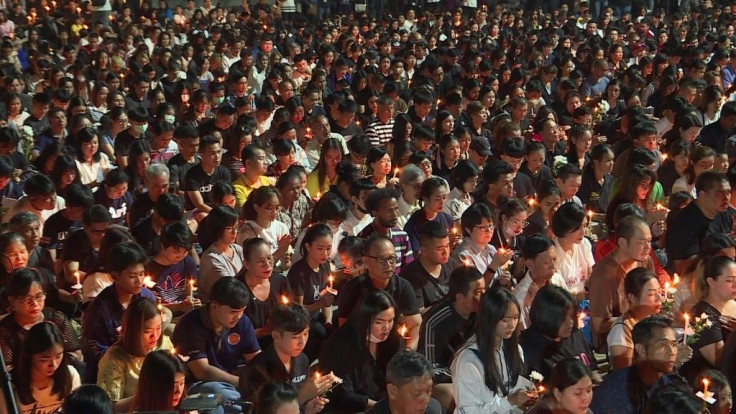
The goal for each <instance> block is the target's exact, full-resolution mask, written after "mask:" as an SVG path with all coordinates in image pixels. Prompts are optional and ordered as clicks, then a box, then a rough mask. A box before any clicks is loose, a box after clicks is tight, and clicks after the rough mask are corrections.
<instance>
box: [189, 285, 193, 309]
mask: <svg viewBox="0 0 736 414" xmlns="http://www.w3.org/2000/svg"><path fill="white" fill-rule="evenodd" d="M189 303H191V304H194V279H189Z"/></svg>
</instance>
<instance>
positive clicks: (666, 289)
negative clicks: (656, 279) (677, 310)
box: [664, 282, 670, 300]
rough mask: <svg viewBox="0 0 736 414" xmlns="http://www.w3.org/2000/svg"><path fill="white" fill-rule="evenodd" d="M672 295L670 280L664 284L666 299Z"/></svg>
mask: <svg viewBox="0 0 736 414" xmlns="http://www.w3.org/2000/svg"><path fill="white" fill-rule="evenodd" d="M669 295H670V282H665V284H664V300H667V299H668V297H669Z"/></svg>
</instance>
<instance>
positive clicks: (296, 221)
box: [276, 193, 309, 235]
mask: <svg viewBox="0 0 736 414" xmlns="http://www.w3.org/2000/svg"><path fill="white" fill-rule="evenodd" d="M308 213H309V200H308V199H307V196H306V195H305V194H304V193H299V198H297V199H296V200H294V202H293V203H292V204H291V207H287V206H281V210H279V212H278V213H277V214H276V220H278V221H280V222H282V223H284V224H285V225H286V227H287V228H288V229H289V234H292V235H293V234H299V233H301V231H302V227H303V226H304V218H305V217H307V214H308Z"/></svg>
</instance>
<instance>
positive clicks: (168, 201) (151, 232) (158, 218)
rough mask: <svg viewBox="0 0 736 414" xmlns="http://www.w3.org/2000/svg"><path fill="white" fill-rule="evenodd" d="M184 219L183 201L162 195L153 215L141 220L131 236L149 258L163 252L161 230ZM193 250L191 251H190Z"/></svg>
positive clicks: (171, 195) (170, 195)
mask: <svg viewBox="0 0 736 414" xmlns="http://www.w3.org/2000/svg"><path fill="white" fill-rule="evenodd" d="M183 218H184V205H183V203H182V202H181V199H180V198H179V197H177V196H175V195H173V194H169V193H166V194H162V195H161V196H160V197H159V198H158V200H156V208H155V210H154V211H153V214H151V215H150V216H148V217H146V218H145V219H143V220H141V221H139V222H138V224H136V226H135V227H133V229H132V231H131V234H133V237H134V238H135V240H136V241H137V242H138V244H140V245H141V247H143V250H145V252H146V254H147V255H148V256H149V257H153V256H155V255H157V254H158V253H159V252H160V251H161V240H160V237H159V234H160V233H161V228H162V227H163V226H165V225H166V224H169V223H175V222H180V221H182V219H183ZM190 250H191V249H190Z"/></svg>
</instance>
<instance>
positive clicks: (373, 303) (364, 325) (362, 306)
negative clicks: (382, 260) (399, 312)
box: [350, 290, 396, 352]
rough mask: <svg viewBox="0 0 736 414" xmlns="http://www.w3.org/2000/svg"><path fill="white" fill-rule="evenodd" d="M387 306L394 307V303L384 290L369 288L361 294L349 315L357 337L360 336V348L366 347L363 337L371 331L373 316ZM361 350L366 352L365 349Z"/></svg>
mask: <svg viewBox="0 0 736 414" xmlns="http://www.w3.org/2000/svg"><path fill="white" fill-rule="evenodd" d="M389 308H396V304H395V303H394V300H393V298H392V297H391V295H389V294H388V293H387V292H386V291H383V290H371V291H369V292H367V293H366V294H364V295H363V297H362V298H361V300H360V302H359V303H358V305H357V306H356V307H355V309H354V310H353V313H352V314H351V315H350V320H351V322H352V323H353V324H354V327H355V330H356V332H357V334H358V338H360V344H361V348H367V346H366V339H365V338H368V335H369V334H370V332H371V326H372V325H373V318H375V317H376V315H378V314H379V313H381V312H383V311H385V310H387V309H389ZM363 352H367V349H365V350H363Z"/></svg>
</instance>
